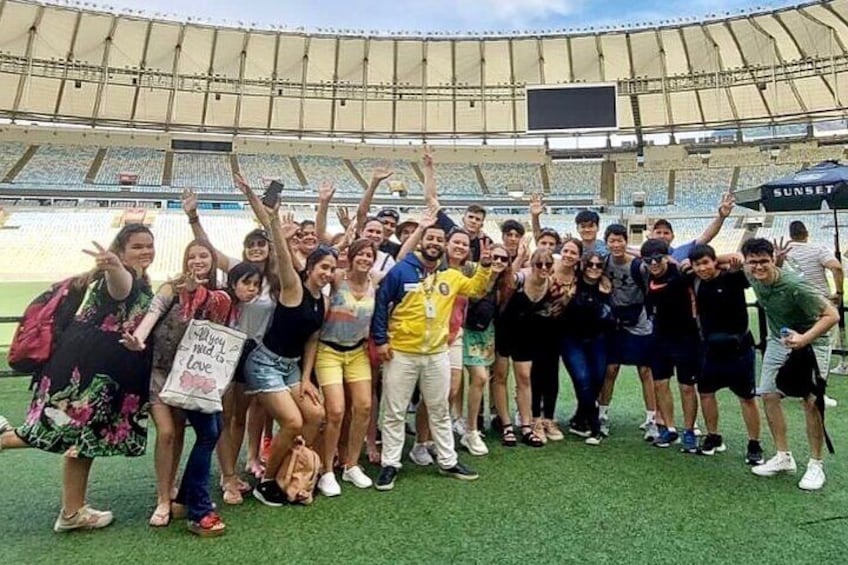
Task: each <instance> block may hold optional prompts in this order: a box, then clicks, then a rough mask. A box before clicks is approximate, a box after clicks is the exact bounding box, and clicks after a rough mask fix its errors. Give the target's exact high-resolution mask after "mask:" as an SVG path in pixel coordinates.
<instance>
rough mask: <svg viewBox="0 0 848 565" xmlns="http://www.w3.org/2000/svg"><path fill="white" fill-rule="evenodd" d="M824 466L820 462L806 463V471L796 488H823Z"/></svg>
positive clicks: (811, 461)
mask: <svg viewBox="0 0 848 565" xmlns="http://www.w3.org/2000/svg"><path fill="white" fill-rule="evenodd" d="M824 482H825V476H824V464H823V463H822V462H821V461H813V460H812V459H810V461H809V462H808V463H807V471H806V472H805V473H804V476H803V477H801V482H799V483H798V488H800V489H802V490H819V489H820V488H822V487H823V486H824Z"/></svg>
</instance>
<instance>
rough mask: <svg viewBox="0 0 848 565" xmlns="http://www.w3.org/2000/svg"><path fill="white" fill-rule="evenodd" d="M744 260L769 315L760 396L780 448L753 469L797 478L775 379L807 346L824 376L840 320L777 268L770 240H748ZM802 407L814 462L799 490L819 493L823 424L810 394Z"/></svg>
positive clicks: (793, 277)
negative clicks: (793, 355)
mask: <svg viewBox="0 0 848 565" xmlns="http://www.w3.org/2000/svg"><path fill="white" fill-rule="evenodd" d="M742 255H743V256H744V258H745V269H746V271H747V273H748V280H749V281H750V283H751V288H753V289H754V293H755V294H756V295H757V301H758V302H759V303H760V306H762V307H763V310H765V312H766V320H767V321H768V341H767V343H766V351H765V353H764V355H763V363H762V370H761V372H760V385H759V387H758V389H757V392H758V393H759V394H760V395H761V396H762V398H763V405H764V407H765V412H766V420H767V421H768V425H769V430H771V435H772V437H773V438H774V445H775V448H776V449H777V454H776V455H775V456H774V457H772V458H771V459H769V460H768V461H766V462H765V463H763V464H762V465H758V466H756V467H754V468H753V469H751V470H752V471H753V472H754V474H755V475H759V476H761V477H770V476H772V475H776V474H777V473H794V472H795V470H796V465H795V459H794V458H793V457H792V453H791V452H790V451H789V442H788V441H787V437H786V419H785V417H784V415H783V406H782V405H781V398H782V396H783V395H782V394H781V392H780V391H779V390H778V388H777V374H778V372H779V371H780V368H781V367H782V366H783V365H784V364H785V363H786V360H787V359H788V357H789V354H790V353H791V352H792V351H793V350H797V349H802V348H804V347H806V346H808V345H809V346H811V347H812V349H813V353H815V357H816V362H817V363H818V366H819V368H820V370H822V372H824V370H826V369H824V368H825V367H826V364H825V363H826V361H827V359H828V357H829V355H830V340H829V339H828V336H827V332H828V331H829V330H830V329H831V328H832V327H833V326H834V325H836V323H837V322H838V321H839V313H838V312H837V310H836V308H835V307H834V306H833V304H831V303H829V302H828V301H827V300H824V299H823V298H822V297H821V296H820V295H819V294H818V293H817V292H816V290H815V289H814V288H813V287H812V286H811V285H810V284H809V283H807V282H806V281H804V280H803V279H802V278H801V277H799V276H798V275H797V274H795V273H793V272H792V271H789V270H786V269H781V268H779V267H778V266H777V265H776V264H775V261H774V246H773V245H772V244H771V242H769V241H768V240H766V239H762V238H754V239H749V240H748V241H746V242H745V244H744V245H742ZM803 405H804V413H805V416H806V423H807V441H808V442H809V445H810V460H809V462H808V463H807V471H806V472H805V473H804V476H803V477H802V478H801V481H800V482H799V483H798V487H800V488H802V489H804V490H818V489H820V488H822V487H823V486H824V483H825V474H824V463H823V461H822V443H823V442H824V425H823V422H822V417H821V413H820V412H819V410H818V408H817V407H816V403H815V401H814V399H813V397H812V395H811V396H810V397H809V398H806V399H804V401H803Z"/></svg>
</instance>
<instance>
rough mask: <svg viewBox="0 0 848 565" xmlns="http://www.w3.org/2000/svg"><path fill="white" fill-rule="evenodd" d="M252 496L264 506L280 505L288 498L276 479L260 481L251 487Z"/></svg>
mask: <svg viewBox="0 0 848 565" xmlns="http://www.w3.org/2000/svg"><path fill="white" fill-rule="evenodd" d="M253 498H255V499H256V500H258V501H259V502H261V503H262V504H264V505H265V506H282V505H284V504H285V503H286V502H288V500H287V499H286V495H285V494H284V493H283V491H282V490H281V489H280V487H279V485H278V484H277V481H262V482H261V483H259V484H258V485H256V487H255V488H254V489H253Z"/></svg>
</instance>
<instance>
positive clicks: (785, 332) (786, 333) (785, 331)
mask: <svg viewBox="0 0 848 565" xmlns="http://www.w3.org/2000/svg"><path fill="white" fill-rule="evenodd" d="M790 335H792V330H790V329H789V328H787V327H786V326H783V327H782V328H780V337H781V338H783V339H786V338H787V337H789V336H790Z"/></svg>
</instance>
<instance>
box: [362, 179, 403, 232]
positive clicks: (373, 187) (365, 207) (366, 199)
mask: <svg viewBox="0 0 848 565" xmlns="http://www.w3.org/2000/svg"><path fill="white" fill-rule="evenodd" d="M393 174H394V171H392V170H391V169H389V168H388V167H377V168H376V169H374V171H372V173H371V182H369V183H368V188H367V189H366V190H365V194H363V195H362V200H360V201H359V207H358V208H357V209H356V231H357V232H360V231H362V228H364V227H365V220H366V219H367V218H368V211H369V210H370V209H371V201H372V200H374V193H375V192H377V187H378V186H380V183H381V182H383V181H384V180H386V179H387V178H389V177H390V176H392V175H393Z"/></svg>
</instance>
